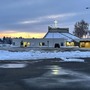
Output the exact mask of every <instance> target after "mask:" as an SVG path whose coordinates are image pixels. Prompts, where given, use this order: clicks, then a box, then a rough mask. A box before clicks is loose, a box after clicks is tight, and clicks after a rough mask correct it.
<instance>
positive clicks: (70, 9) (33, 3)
mask: <svg viewBox="0 0 90 90" xmlns="http://www.w3.org/2000/svg"><path fill="white" fill-rule="evenodd" d="M87 6H88V7H89V6H90V0H0V33H2V32H4V33H7V32H28V33H46V32H47V27H48V26H53V24H54V23H53V22H54V20H57V21H58V26H59V27H68V28H70V32H72V31H73V30H74V24H75V23H76V22H77V21H80V20H82V19H83V20H85V21H86V22H88V23H90V9H88V10H87V9H85V8H86V7H87Z"/></svg>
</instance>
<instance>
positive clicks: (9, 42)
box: [0, 36, 12, 44]
mask: <svg viewBox="0 0 90 90" xmlns="http://www.w3.org/2000/svg"><path fill="white" fill-rule="evenodd" d="M0 42H1V43H3V44H12V38H11V37H5V36H4V37H3V39H0Z"/></svg>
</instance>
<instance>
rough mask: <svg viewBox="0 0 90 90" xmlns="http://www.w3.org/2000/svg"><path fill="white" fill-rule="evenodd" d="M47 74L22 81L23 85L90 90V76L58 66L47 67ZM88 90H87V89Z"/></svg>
mask: <svg viewBox="0 0 90 90" xmlns="http://www.w3.org/2000/svg"><path fill="white" fill-rule="evenodd" d="M46 69H49V71H48V72H47V73H45V74H44V75H42V76H40V77H36V78H30V79H24V80H23V81H24V83H25V85H28V86H29V87H36V88H47V89H48V88H55V87H57V88H71V87H72V88H81V89H82V88H85V89H87V88H90V85H89V83H90V76H88V75H86V74H84V73H80V72H76V71H72V70H68V69H64V68H62V67H59V66H55V65H54V66H48V67H46ZM87 90H88V89H87Z"/></svg>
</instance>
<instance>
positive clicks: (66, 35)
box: [44, 32, 79, 41]
mask: <svg viewBox="0 0 90 90" xmlns="http://www.w3.org/2000/svg"><path fill="white" fill-rule="evenodd" d="M44 38H64V39H66V40H67V41H71V40H75V39H79V38H78V37H76V36H74V35H72V34H70V33H58V32H55V33H51V32H48V33H47V34H46V36H45V37H44Z"/></svg>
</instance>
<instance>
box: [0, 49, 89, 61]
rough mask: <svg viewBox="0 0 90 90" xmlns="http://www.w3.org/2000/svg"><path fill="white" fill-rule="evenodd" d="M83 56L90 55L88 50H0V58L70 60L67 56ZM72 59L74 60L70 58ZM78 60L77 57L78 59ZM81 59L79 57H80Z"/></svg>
mask: <svg viewBox="0 0 90 90" xmlns="http://www.w3.org/2000/svg"><path fill="white" fill-rule="evenodd" d="M81 57H82V58H85V57H90V52H89V51H65V52H61V51H60V52H57V51H53V52H47V51H34V50H30V51H28V52H10V51H5V50H0V60H32V59H33V60H36V59H47V58H61V59H63V60H66V61H71V59H67V58H81ZM72 61H76V60H75V59H72ZM78 61H79V59H78ZM80 61H81V59H80Z"/></svg>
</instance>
